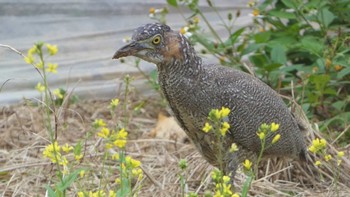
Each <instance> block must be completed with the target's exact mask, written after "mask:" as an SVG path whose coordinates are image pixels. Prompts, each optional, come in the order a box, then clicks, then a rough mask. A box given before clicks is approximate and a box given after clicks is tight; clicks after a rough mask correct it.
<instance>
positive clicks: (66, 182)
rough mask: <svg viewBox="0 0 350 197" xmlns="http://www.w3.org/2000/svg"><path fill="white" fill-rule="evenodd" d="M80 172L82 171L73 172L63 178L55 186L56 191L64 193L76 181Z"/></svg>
mask: <svg viewBox="0 0 350 197" xmlns="http://www.w3.org/2000/svg"><path fill="white" fill-rule="evenodd" d="M81 170H83V169H78V170H75V171H74V172H72V173H70V174H68V175H67V176H65V177H64V179H63V180H62V182H59V183H58V184H57V186H56V187H57V190H59V191H61V192H63V191H65V190H66V189H67V188H68V187H69V186H70V185H71V184H72V183H73V182H74V181H75V179H77V176H78V174H79V173H80V171H81Z"/></svg>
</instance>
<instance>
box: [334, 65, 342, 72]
mask: <svg viewBox="0 0 350 197" xmlns="http://www.w3.org/2000/svg"><path fill="white" fill-rule="evenodd" d="M343 68H344V67H342V66H340V65H335V66H334V70H335V71H340V70H342V69H343Z"/></svg>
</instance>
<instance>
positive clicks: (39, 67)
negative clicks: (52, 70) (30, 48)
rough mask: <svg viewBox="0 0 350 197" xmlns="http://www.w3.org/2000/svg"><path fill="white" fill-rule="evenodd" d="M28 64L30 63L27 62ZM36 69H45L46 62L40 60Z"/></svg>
mask: <svg viewBox="0 0 350 197" xmlns="http://www.w3.org/2000/svg"><path fill="white" fill-rule="evenodd" d="M27 63H28V62H27ZM35 67H36V68H38V69H43V68H44V62H43V61H41V60H40V62H39V63H36V64H35Z"/></svg>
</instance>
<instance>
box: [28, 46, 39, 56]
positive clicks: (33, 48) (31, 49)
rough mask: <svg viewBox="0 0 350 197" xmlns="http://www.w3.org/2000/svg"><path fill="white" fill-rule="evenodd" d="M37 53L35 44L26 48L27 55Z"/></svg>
mask: <svg viewBox="0 0 350 197" xmlns="http://www.w3.org/2000/svg"><path fill="white" fill-rule="evenodd" d="M36 53H38V48H37V47H36V45H34V46H33V47H32V48H30V49H29V50H28V56H32V55H34V54H36Z"/></svg>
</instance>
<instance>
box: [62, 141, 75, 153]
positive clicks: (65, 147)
mask: <svg viewBox="0 0 350 197" xmlns="http://www.w3.org/2000/svg"><path fill="white" fill-rule="evenodd" d="M73 149H74V148H73V146H69V145H68V143H66V144H65V145H64V146H62V150H63V151H64V152H66V153H69V151H71V150H73Z"/></svg>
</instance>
